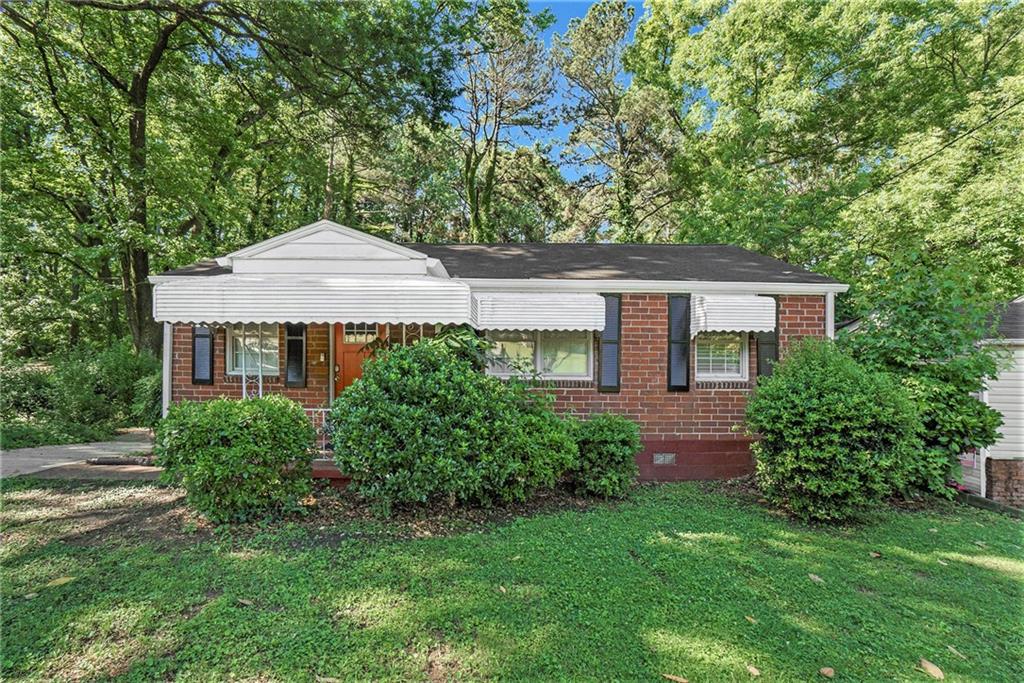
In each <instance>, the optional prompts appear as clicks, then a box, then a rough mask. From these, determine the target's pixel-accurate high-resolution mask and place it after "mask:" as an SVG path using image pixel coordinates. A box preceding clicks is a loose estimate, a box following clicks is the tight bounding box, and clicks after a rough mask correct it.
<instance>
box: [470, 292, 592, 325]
mask: <svg viewBox="0 0 1024 683" xmlns="http://www.w3.org/2000/svg"><path fill="white" fill-rule="evenodd" d="M473 318H474V320H475V321H476V322H475V326H476V327H477V328H478V329H481V330H603V329H604V297H602V296H601V295H599V294H556V293H551V294H535V293H534V294H516V293H507V294H498V293H494V294H474V295H473Z"/></svg>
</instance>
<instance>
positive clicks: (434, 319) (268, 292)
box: [151, 221, 847, 480]
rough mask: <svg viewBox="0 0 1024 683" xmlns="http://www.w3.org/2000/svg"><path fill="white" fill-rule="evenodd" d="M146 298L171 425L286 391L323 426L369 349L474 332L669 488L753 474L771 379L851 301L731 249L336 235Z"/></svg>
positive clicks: (221, 261) (232, 264) (320, 227)
mask: <svg viewBox="0 0 1024 683" xmlns="http://www.w3.org/2000/svg"><path fill="white" fill-rule="evenodd" d="M151 281H152V282H153V283H154V284H155V288H154V315H155V318H156V320H158V321H160V322H163V323H164V387H163V391H164V407H165V410H166V407H167V406H168V405H169V404H170V403H171V402H175V401H181V400H186V399H189V400H203V399H209V398H213V397H216V396H222V395H223V396H238V397H241V396H253V395H258V394H261V393H266V392H279V393H282V394H285V395H288V396H290V397H292V398H294V399H295V400H297V401H299V402H301V403H302V404H303V405H304V406H305V407H306V409H307V411H308V412H309V413H310V415H311V417H313V419H314V420H316V421H322V419H323V416H324V414H325V412H326V408H327V406H328V405H329V403H330V401H331V400H332V398H333V397H334V396H336V395H337V394H338V393H339V392H341V391H342V390H344V388H345V387H346V386H348V385H349V384H351V383H352V382H353V381H355V380H356V378H358V377H359V375H360V373H361V371H362V361H363V359H364V358H365V356H366V351H365V348H364V347H365V346H366V344H367V343H368V342H371V341H373V340H374V339H377V338H380V337H388V338H390V339H391V340H392V341H397V342H404V343H411V342H413V341H415V340H416V339H418V338H420V337H422V336H430V335H432V334H434V332H435V330H436V328H437V326H439V325H451V324H468V325H471V326H472V327H474V328H475V329H477V330H480V331H482V332H483V333H484V334H486V335H487V336H488V337H489V338H491V339H492V340H494V342H495V344H496V349H497V351H498V352H499V353H500V354H502V356H504V357H505V358H507V359H514V360H515V361H517V362H518V363H525V364H526V365H527V366H529V367H533V368H535V369H536V370H537V371H538V372H539V373H540V374H541V375H542V376H543V377H544V378H545V379H546V380H549V384H550V385H551V386H552V387H553V391H554V393H555V395H556V407H557V409H558V410H560V411H563V412H574V413H577V414H581V415H586V414H591V413H596V412H605V411H609V412H617V413H622V414H624V415H626V416H628V417H630V418H632V419H634V420H636V421H637V422H639V424H640V427H641V431H642V436H643V440H644V450H643V452H642V454H641V455H640V456H639V457H638V462H639V464H640V471H641V478H643V479H658V480H672V479H710V478H721V477H731V476H737V475H741V474H745V473H747V472H749V471H750V470H751V466H752V462H751V456H750V451H749V439H747V438H745V437H744V435H743V434H742V431H738V430H737V429H735V428H736V427H737V426H738V425H740V424H741V423H742V420H743V413H744V407H745V405H746V401H747V397H748V395H749V394H750V391H751V389H752V387H753V386H754V383H755V381H756V379H757V377H758V375H761V374H765V373H767V372H770V368H771V364H772V362H773V361H774V360H775V359H777V358H778V354H779V353H780V352H782V351H784V350H785V349H786V347H787V346H788V345H789V344H791V343H792V342H793V341H794V340H795V339H796V338H798V337H803V336H817V337H822V336H832V334H833V324H834V318H833V310H834V305H833V304H834V296H835V294H836V293H837V292H843V291H845V290H846V289H847V286H846V285H844V284H842V283H840V282H837V281H835V280H833V279H831V278H828V277H825V276H822V275H818V274H815V273H811V272H808V271H806V270H803V269H801V268H797V267H794V266H791V265H789V264H787V263H785V262H783V261H778V260H776V259H773V258H769V257H767V256H762V255H759V254H755V253H752V252H749V251H746V250H744V249H740V248H738V247H733V246H727V245H669V244H662V245H646V244H645V245H633V244H450V245H439V244H395V243H392V242H388V241H386V240H382V239H379V238H376V237H373V236H371V235H368V234H366V233H362V232H359V231H357V230H352V229H349V228H345V227H343V226H340V225H337V224H335V223H331V222H329V221H319V222H317V223H314V224H312V225H308V226H306V227H304V228H300V229H298V230H294V231H292V232H289V233H286V234H284V235H280V236H278V237H275V238H273V239H269V240H266V241H265V242H261V243H259V244H256V245H253V246H251V247H248V248H245V249H242V250H240V251H236V252H234V253H231V254H228V255H227V256H223V257H221V258H218V259H216V260H215V261H204V262H200V263H197V264H194V265H191V266H187V267H185V268H179V269H177V270H172V271H170V272H167V273H163V274H161V275H156V276H153V277H152V278H151ZM489 372H492V373H494V374H497V375H503V374H507V373H508V372H509V367H508V365H507V364H505V363H496V364H495V365H494V367H492V368H490V370H489Z"/></svg>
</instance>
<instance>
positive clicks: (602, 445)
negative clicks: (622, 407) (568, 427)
mask: <svg viewBox="0 0 1024 683" xmlns="http://www.w3.org/2000/svg"><path fill="white" fill-rule="evenodd" d="M574 432H575V436H576V446H577V448H578V449H579V459H578V460H577V463H576V467H575V468H574V469H573V471H572V473H571V474H572V484H573V487H574V488H575V489H576V491H577V492H579V493H586V494H588V495H594V496H602V497H604V498H621V497H623V496H625V495H626V494H627V493H628V492H629V488H630V486H632V485H633V482H634V481H636V477H637V474H639V472H640V470H639V468H638V467H637V465H636V454H637V453H639V452H640V449H641V444H640V427H639V426H638V425H637V424H636V423H635V422H633V421H632V420H629V419H627V418H625V417H623V416H621V415H615V414H613V413H602V414H599V415H593V416H591V417H590V418H589V419H587V420H586V421H583V422H578V423H576V425H575V429H574Z"/></svg>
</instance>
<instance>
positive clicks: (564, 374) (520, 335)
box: [487, 331, 593, 379]
mask: <svg viewBox="0 0 1024 683" xmlns="http://www.w3.org/2000/svg"><path fill="white" fill-rule="evenodd" d="M487 338H488V339H490V340H491V341H492V342H493V343H494V349H493V351H492V353H493V355H494V360H493V361H492V362H491V366H490V368H488V372H490V373H491V374H494V375H501V376H506V377H507V376H510V375H533V374H538V375H540V376H541V377H543V378H545V379H590V377H591V375H592V370H591V367H592V357H593V353H592V350H591V347H592V334H591V333H590V332H586V331H578V332H577V331H573V332H565V331H558V332H520V331H493V332H488V333H487Z"/></svg>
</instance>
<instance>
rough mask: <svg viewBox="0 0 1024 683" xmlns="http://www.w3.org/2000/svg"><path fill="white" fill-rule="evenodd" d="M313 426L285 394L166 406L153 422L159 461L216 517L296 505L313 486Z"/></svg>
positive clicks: (195, 503)
mask: <svg viewBox="0 0 1024 683" xmlns="http://www.w3.org/2000/svg"><path fill="white" fill-rule="evenodd" d="M313 439H314V430H313V426H312V423H311V422H310V421H309V419H308V418H307V417H306V414H305V412H304V411H303V409H302V406H300V405H299V404H298V403H295V402H294V401H291V400H289V399H287V398H285V397H283V396H269V397H264V398H258V399H248V400H233V399H226V398H222V399H217V400H214V401H205V402H188V401H186V402H183V403H179V404H177V405H174V406H171V409H170V410H169V411H168V413H167V417H166V418H164V419H163V420H161V421H160V423H159V424H158V426H157V435H156V454H157V462H158V464H160V465H161V466H163V467H164V468H166V470H165V474H164V477H165V480H167V481H170V482H174V483H179V484H181V485H182V486H183V487H184V488H185V491H186V493H187V494H188V495H187V498H188V502H189V504H190V505H192V507H194V508H195V509H196V510H198V511H200V512H201V513H203V514H204V515H206V516H207V517H208V518H209V519H211V520H212V521H215V522H235V521H246V520H250V519H253V518H255V517H258V516H261V515H265V514H271V513H280V512H288V511H293V510H296V509H298V506H299V501H300V500H301V499H302V498H303V497H304V496H306V495H308V493H309V491H310V490H311V487H312V478H311V477H312V471H311V463H312V458H313Z"/></svg>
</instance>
